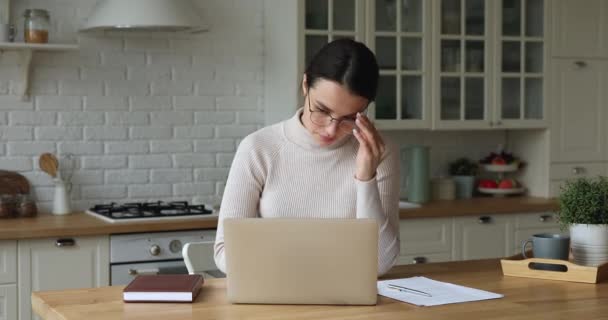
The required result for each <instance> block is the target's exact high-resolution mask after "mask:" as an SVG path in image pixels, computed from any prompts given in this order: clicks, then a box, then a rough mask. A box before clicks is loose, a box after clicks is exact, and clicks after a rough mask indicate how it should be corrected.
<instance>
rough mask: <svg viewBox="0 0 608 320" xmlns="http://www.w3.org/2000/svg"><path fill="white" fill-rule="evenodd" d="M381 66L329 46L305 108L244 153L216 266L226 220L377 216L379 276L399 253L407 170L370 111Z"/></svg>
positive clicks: (229, 192) (308, 76)
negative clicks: (402, 176) (401, 200)
mask: <svg viewBox="0 0 608 320" xmlns="http://www.w3.org/2000/svg"><path fill="white" fill-rule="evenodd" d="M377 86H378V64H377V62H376V58H375V57H374V54H373V53H372V52H371V51H370V50H369V49H368V48H367V47H365V45H363V44H361V43H358V42H355V41H352V40H348V39H341V40H336V41H333V42H331V43H329V44H327V45H326V46H325V47H323V48H322V49H321V50H320V51H319V52H318V53H317V54H316V56H315V57H314V58H313V59H312V61H311V62H310V65H309V66H308V67H307V69H306V72H305V74H304V77H303V81H302V93H303V95H304V97H305V99H304V107H303V108H301V109H299V110H298V111H297V112H296V114H295V116H294V117H292V118H291V119H289V120H286V121H283V122H281V123H278V124H274V125H271V126H268V127H266V128H263V129H261V130H258V131H257V132H254V133H252V134H251V135H249V136H247V137H246V138H245V139H243V141H242V142H241V144H240V145H239V147H238V150H237V152H236V155H235V157H234V160H233V163H232V167H231V169H230V174H229V175H228V180H227V182H226V188H225V189H224V195H223V199H222V204H221V208H220V216H219V224H218V229H217V236H216V240H215V263H216V264H217V266H218V268H219V269H220V270H222V271H224V272H225V270H226V262H225V256H224V233H223V220H224V219H226V218H235V217H239V218H254V217H262V218H268V217H291V218H352V219H354V218H358V219H361V218H372V219H375V220H376V221H377V222H378V227H379V241H378V274H379V275H381V274H384V273H385V272H386V271H388V270H389V269H390V268H391V267H392V266H393V264H394V262H395V260H396V258H397V256H398V255H399V218H398V211H399V164H398V155H397V153H396V152H394V151H393V150H392V149H391V148H388V147H387V146H386V145H385V143H384V141H383V140H382V137H381V136H380V134H379V133H378V131H377V130H376V129H375V128H374V125H373V124H372V123H371V122H370V120H369V119H368V118H367V117H366V116H365V111H366V109H367V107H368V105H369V103H370V102H371V101H373V100H374V98H375V96H376V90H377Z"/></svg>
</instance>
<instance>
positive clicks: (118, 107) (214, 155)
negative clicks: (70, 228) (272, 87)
mask: <svg viewBox="0 0 608 320" xmlns="http://www.w3.org/2000/svg"><path fill="white" fill-rule="evenodd" d="M95 2H96V0H36V1H30V0H19V1H12V3H11V5H12V7H11V11H12V12H11V15H12V17H13V18H15V19H16V20H17V21H16V24H17V26H18V27H20V26H21V25H22V24H21V21H22V20H21V18H20V17H21V16H22V13H23V11H24V10H25V9H26V8H43V9H47V10H49V12H50V15H51V20H52V29H51V32H50V33H51V34H50V41H51V42H62V43H73V42H76V41H78V42H79V43H80V50H79V51H66V52H54V53H49V52H36V53H35V54H34V58H33V67H32V81H31V86H32V93H33V96H32V99H31V100H30V101H26V102H23V101H20V97H17V96H15V95H14V94H16V92H18V89H19V88H18V87H17V86H18V83H19V81H17V80H18V79H19V78H20V74H19V72H18V69H17V67H16V65H17V64H18V63H19V55H18V54H17V53H15V52H10V51H5V52H2V53H0V128H1V129H0V133H1V134H2V137H1V141H2V143H1V144H0V169H7V170H16V171H19V172H21V173H23V174H24V175H25V176H26V177H27V178H28V179H29V180H30V182H31V183H32V184H33V185H34V187H35V188H34V190H35V195H36V197H37V198H38V199H39V200H41V201H42V207H43V208H46V209H48V208H49V207H50V204H51V202H50V201H51V200H52V197H53V186H52V182H51V179H50V177H49V176H47V175H46V174H44V173H42V172H41V171H40V170H39V168H38V156H39V155H40V154H41V153H43V152H52V153H56V154H58V155H62V154H65V153H68V152H69V153H73V154H74V155H76V158H77V160H78V168H77V169H76V172H75V173H74V177H73V183H74V190H73V192H72V198H73V200H74V201H73V207H75V208H76V209H84V208H87V207H88V206H90V204H92V203H100V202H110V201H117V202H118V201H127V200H129V201H130V200H145V199H150V200H152V199H155V200H158V199H161V200H190V201H193V200H194V201H195V202H202V203H218V202H219V200H220V194H221V191H222V190H223V186H224V181H225V179H226V177H227V175H228V170H229V167H230V164H231V161H232V157H233V154H234V152H235V150H236V146H237V143H238V141H239V139H241V138H242V137H244V136H245V135H247V134H248V133H250V132H253V131H255V130H256V129H257V128H259V127H260V126H261V124H262V122H263V111H262V110H263V100H262V99H263V97H262V95H263V80H264V77H263V45H264V42H263V16H262V15H263V1H262V0H240V1H231V0H198V1H197V4H198V5H199V6H200V7H201V8H202V11H203V15H204V16H205V17H206V18H207V21H208V22H209V23H210V24H211V29H210V31H209V32H206V33H202V34H199V35H189V36H184V35H182V36H174V35H172V36H169V35H166V34H165V35H159V34H146V35H141V34H140V35H126V36H125V35H122V34H110V35H106V36H99V35H87V34H78V33H77V32H76V30H77V29H78V26H79V24H80V23H81V22H82V21H83V19H84V18H85V17H86V16H87V15H88V14H89V12H90V10H91V9H92V7H93V5H94V4H95Z"/></svg>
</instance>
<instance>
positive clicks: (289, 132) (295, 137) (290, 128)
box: [283, 108, 352, 150]
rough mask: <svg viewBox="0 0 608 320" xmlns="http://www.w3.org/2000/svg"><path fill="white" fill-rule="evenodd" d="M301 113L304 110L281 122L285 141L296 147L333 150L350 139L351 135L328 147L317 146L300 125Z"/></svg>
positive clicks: (306, 130)
mask: <svg viewBox="0 0 608 320" xmlns="http://www.w3.org/2000/svg"><path fill="white" fill-rule="evenodd" d="M303 113H304V108H300V109H298V110H297V111H296V114H295V115H294V116H293V117H291V118H290V119H288V120H286V121H285V122H283V131H284V133H285V136H286V137H287V140H289V141H291V142H293V143H295V144H297V145H298V146H300V147H303V148H305V149H308V150H334V149H337V148H339V147H341V146H343V145H344V144H345V143H346V142H348V141H350V140H351V139H352V135H347V136H345V137H343V138H342V139H340V140H338V141H336V142H334V143H333V144H331V145H329V146H321V145H319V143H318V142H317V141H316V140H315V138H314V137H313V136H312V134H311V133H310V132H309V131H308V129H306V127H305V126H304V124H303V123H302V120H301V117H302V114H303Z"/></svg>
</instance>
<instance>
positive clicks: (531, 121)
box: [299, 0, 547, 129]
mask: <svg viewBox="0 0 608 320" xmlns="http://www.w3.org/2000/svg"><path fill="white" fill-rule="evenodd" d="M299 1H300V8H301V10H302V12H304V15H303V18H302V20H303V22H302V24H303V25H304V28H303V32H302V33H300V36H301V38H300V39H301V44H302V45H303V52H304V55H303V59H301V60H302V61H301V62H300V63H301V66H300V68H299V69H300V70H301V72H303V71H304V69H305V66H306V65H307V64H308V62H309V61H310V59H311V58H312V56H313V55H314V53H316V52H317V51H318V50H319V49H320V48H321V47H322V46H323V45H324V44H326V43H327V42H328V41H332V40H334V39H337V38H343V37H346V38H351V39H356V40H358V41H362V42H364V43H366V45H368V46H369V47H370V48H371V49H372V50H373V51H374V52H375V54H376V57H377V59H378V64H379V66H380V82H379V88H378V95H377V98H376V101H375V103H373V104H372V105H371V106H370V110H369V113H368V114H369V115H370V117H371V118H373V119H374V121H375V122H376V124H377V126H378V127H379V128H381V129H425V128H426V129H507V128H534V127H545V126H546V122H545V119H546V114H545V113H546V112H545V107H544V104H545V99H544V96H545V91H546V90H545V81H544V80H545V79H544V78H545V77H544V73H545V69H546V67H545V65H546V57H545V54H546V53H545V41H544V39H545V29H546V19H544V17H545V15H546V11H547V10H546V8H545V6H546V2H547V1H546V0H369V1H365V0H299Z"/></svg>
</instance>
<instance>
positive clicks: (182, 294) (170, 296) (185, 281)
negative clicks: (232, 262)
mask: <svg viewBox="0 0 608 320" xmlns="http://www.w3.org/2000/svg"><path fill="white" fill-rule="evenodd" d="M202 285H203V276H201V275H200V274H193V275H190V274H159V275H140V276H137V277H136V278H135V279H133V280H132V281H131V283H129V284H128V285H127V286H126V287H125V288H124V290H123V293H122V295H123V300H124V301H125V302H192V301H194V299H196V296H197V295H198V293H199V292H200V290H201V287H202Z"/></svg>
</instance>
